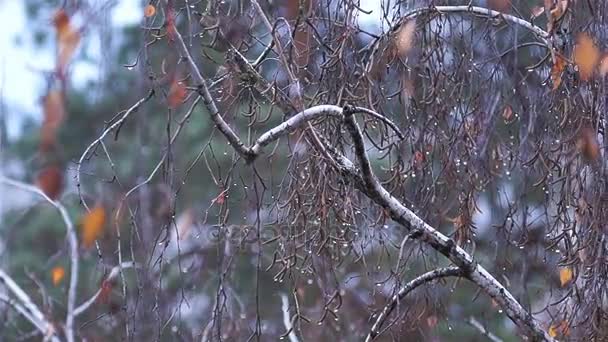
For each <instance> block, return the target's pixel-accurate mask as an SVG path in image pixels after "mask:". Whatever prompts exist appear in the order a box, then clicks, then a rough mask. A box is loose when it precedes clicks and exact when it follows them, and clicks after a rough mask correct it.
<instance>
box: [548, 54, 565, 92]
mask: <svg viewBox="0 0 608 342" xmlns="http://www.w3.org/2000/svg"><path fill="white" fill-rule="evenodd" d="M564 69H566V59H565V58H564V57H562V55H561V54H559V53H557V52H556V53H555V58H554V60H553V66H552V67H551V81H553V90H555V89H557V88H558V87H559V85H560V84H561V83H562V73H563V72H564Z"/></svg>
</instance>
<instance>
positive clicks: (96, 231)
mask: <svg viewBox="0 0 608 342" xmlns="http://www.w3.org/2000/svg"><path fill="white" fill-rule="evenodd" d="M105 223H106V211H105V209H104V208H103V207H102V206H101V205H97V206H96V207H95V208H93V209H91V211H90V212H88V213H87V214H86V215H85V216H84V217H83V218H82V239H81V240H82V245H83V246H84V248H90V247H91V246H93V243H95V240H97V239H98V238H99V237H100V236H101V233H103V228H104V224H105Z"/></svg>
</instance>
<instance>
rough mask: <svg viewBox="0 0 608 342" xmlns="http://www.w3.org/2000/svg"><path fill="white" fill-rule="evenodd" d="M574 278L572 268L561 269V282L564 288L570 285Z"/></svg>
mask: <svg viewBox="0 0 608 342" xmlns="http://www.w3.org/2000/svg"><path fill="white" fill-rule="evenodd" d="M572 276H573V272H572V268H571V267H562V268H560V269H559V281H560V283H561V285H562V287H563V286H565V285H567V284H568V283H570V281H571V280H572Z"/></svg>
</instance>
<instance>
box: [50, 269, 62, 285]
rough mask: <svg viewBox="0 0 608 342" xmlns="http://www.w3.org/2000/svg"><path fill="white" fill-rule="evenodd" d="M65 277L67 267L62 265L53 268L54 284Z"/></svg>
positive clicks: (52, 277) (52, 278)
mask: <svg viewBox="0 0 608 342" xmlns="http://www.w3.org/2000/svg"><path fill="white" fill-rule="evenodd" d="M64 277H65V269H64V268H63V267H61V266H56V267H53V269H52V270H51V280H52V281H53V285H55V286H57V285H58V284H59V283H60V282H61V281H62V280H63V278H64Z"/></svg>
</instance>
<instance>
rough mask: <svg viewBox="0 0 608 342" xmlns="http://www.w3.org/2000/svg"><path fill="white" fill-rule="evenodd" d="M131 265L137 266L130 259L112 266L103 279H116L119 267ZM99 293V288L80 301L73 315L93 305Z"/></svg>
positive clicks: (129, 266)
mask: <svg viewBox="0 0 608 342" xmlns="http://www.w3.org/2000/svg"><path fill="white" fill-rule="evenodd" d="M131 267H137V265H136V264H135V263H134V262H132V261H125V262H123V263H122V264H120V265H117V266H114V267H112V270H111V271H110V273H109V274H108V276H107V277H106V278H105V279H104V281H112V280H114V279H116V278H117V277H118V275H119V274H120V272H121V269H125V268H131ZM100 294H101V289H99V290H97V292H95V294H94V295H93V296H92V297H91V298H89V299H88V300H87V301H86V302H84V303H82V304H81V305H80V306H79V307H77V308H76V310H74V317H78V316H79V315H80V314H82V313H83V312H85V311H86V310H87V309H88V308H90V307H91V305H93V304H94V303H95V301H96V300H97V298H98V297H99V295H100Z"/></svg>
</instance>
